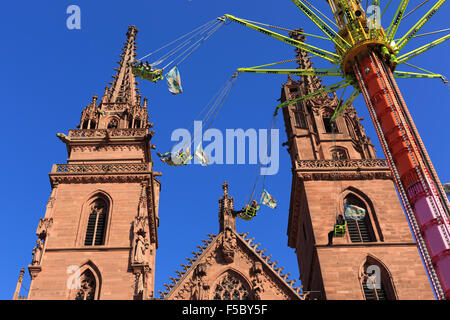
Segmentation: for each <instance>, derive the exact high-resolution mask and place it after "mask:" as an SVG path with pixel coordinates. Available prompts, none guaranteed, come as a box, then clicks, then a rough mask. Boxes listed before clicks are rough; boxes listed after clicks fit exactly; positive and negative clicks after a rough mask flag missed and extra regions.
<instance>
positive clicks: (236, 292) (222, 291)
mask: <svg viewBox="0 0 450 320" xmlns="http://www.w3.org/2000/svg"><path fill="white" fill-rule="evenodd" d="M213 294H214V298H213V299H214V300H251V295H250V288H249V286H248V285H247V284H246V283H245V281H244V280H242V279H241V277H240V276H238V275H237V274H234V273H231V272H227V273H225V275H224V276H222V277H221V278H220V279H219V281H218V282H217V284H216V285H215V286H214V293H213Z"/></svg>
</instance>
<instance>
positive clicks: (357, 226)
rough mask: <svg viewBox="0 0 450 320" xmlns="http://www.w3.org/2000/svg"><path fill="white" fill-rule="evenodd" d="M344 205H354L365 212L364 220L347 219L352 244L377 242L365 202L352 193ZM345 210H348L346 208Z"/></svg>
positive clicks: (346, 198) (345, 199)
mask: <svg viewBox="0 0 450 320" xmlns="http://www.w3.org/2000/svg"><path fill="white" fill-rule="evenodd" d="M344 204H346V205H353V206H356V207H358V208H360V209H362V210H364V211H365V214H364V218H363V219H361V220H354V219H348V218H347V217H346V221H347V228H348V234H349V236H350V240H351V241H352V242H374V241H376V240H375V235H374V232H373V229H372V224H371V222H370V217H369V211H368V210H367V206H366V204H365V203H364V201H362V200H361V199H360V198H359V197H357V196H356V195H354V194H353V193H350V194H348V195H347V196H346V197H345V198H344ZM344 210H346V208H345V207H344Z"/></svg>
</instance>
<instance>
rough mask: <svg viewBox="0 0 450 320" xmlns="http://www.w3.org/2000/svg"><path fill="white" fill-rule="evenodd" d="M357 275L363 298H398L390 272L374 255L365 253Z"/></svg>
mask: <svg viewBox="0 0 450 320" xmlns="http://www.w3.org/2000/svg"><path fill="white" fill-rule="evenodd" d="M358 277H359V282H360V284H361V290H362V291H363V294H364V298H365V300H398V296H397V290H396V289H395V285H394V280H393V278H392V274H391V272H390V271H389V269H388V267H387V266H386V265H385V264H384V263H383V262H382V261H381V260H380V259H379V258H377V257H375V256H374V255H372V254H367V256H366V257H365V259H364V261H363V263H362V264H361V266H360V268H359V275H358Z"/></svg>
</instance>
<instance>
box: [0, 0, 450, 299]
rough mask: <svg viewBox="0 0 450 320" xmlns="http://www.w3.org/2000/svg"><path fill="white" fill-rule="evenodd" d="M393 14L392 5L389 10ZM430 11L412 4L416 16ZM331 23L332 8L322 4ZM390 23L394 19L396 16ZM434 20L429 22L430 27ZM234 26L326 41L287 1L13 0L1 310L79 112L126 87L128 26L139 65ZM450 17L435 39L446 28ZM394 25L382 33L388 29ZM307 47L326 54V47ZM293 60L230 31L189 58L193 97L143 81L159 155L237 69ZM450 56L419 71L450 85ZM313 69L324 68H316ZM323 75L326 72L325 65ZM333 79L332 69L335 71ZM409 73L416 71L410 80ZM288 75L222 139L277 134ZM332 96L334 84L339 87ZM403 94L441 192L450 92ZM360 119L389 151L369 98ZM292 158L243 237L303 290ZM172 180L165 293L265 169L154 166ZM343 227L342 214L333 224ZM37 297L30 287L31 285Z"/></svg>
mask: <svg viewBox="0 0 450 320" xmlns="http://www.w3.org/2000/svg"><path fill="white" fill-rule="evenodd" d="M382 2H384V3H386V1H382ZM420 2H421V1H419V0H415V1H411V4H410V7H411V8H412V7H413V6H414V5H415V4H416V3H417V4H418V3H420ZM314 3H315V4H316V5H317V7H318V8H321V9H323V11H324V12H327V13H328V12H329V8H328V6H327V4H326V3H325V1H314ZM71 4H77V5H79V6H80V7H81V10H82V29H81V30H73V31H70V30H68V29H67V28H66V18H67V15H66V8H67V7H68V6H69V5H71ZM389 11H390V13H389V14H388V15H389V16H392V15H393V12H392V11H393V8H391V9H390V10H389ZM424 11H425V9H421V10H420V14H423V13H424ZM224 13H230V14H233V15H235V16H238V17H244V18H247V19H249V20H255V21H261V22H266V23H270V24H274V25H278V26H283V27H286V28H290V29H294V28H297V27H300V26H303V27H304V29H305V31H306V32H311V33H315V34H320V32H319V31H317V29H316V28H315V26H314V25H313V24H312V23H310V22H309V21H307V20H306V19H305V17H304V16H303V15H302V14H301V12H300V11H299V10H298V9H297V8H296V7H295V5H294V4H292V3H291V1H289V0H278V1H269V0H260V1H255V0H246V1H242V0H239V1H238V0H229V1H218V0H192V1H188V0H153V1H134V0H130V1H127V2H124V1H86V0H73V1H64V0H60V1H49V0H43V1H15V2H13V1H7V2H4V3H2V9H1V11H0V26H1V28H0V30H2V31H1V32H2V50H1V51H0V63H1V70H2V76H1V77H0V90H1V97H2V100H1V101H2V102H1V104H2V109H3V110H4V111H5V112H4V113H3V114H2V116H3V117H2V118H3V120H2V121H1V123H2V125H1V126H0V130H1V132H2V136H3V139H4V146H3V150H4V151H3V156H2V157H1V158H0V161H1V165H2V167H3V170H2V171H1V175H2V181H3V183H2V184H1V186H0V188H1V191H0V194H1V196H2V204H3V214H2V215H3V218H2V230H3V237H2V239H3V241H2V243H3V258H2V260H1V262H0V283H1V285H0V299H10V298H11V297H12V294H13V291H14V287H15V284H16V281H17V277H18V275H19V270H20V268H21V267H26V266H27V265H28V264H29V263H30V261H31V251H32V249H33V246H34V244H35V241H36V236H35V231H36V227H37V224H38V221H39V218H40V217H43V216H44V214H45V206H46V203H47V200H48V197H49V195H50V185H49V180H48V175H47V174H48V172H49V171H50V170H51V166H52V164H54V163H65V161H66V157H67V153H66V148H65V146H64V144H63V143H61V142H60V141H59V140H58V139H57V138H56V136H55V134H56V133H57V132H64V133H67V131H68V130H69V129H73V128H75V127H76V125H77V124H78V123H79V118H80V113H81V110H82V109H83V108H84V106H85V105H86V104H88V103H89V101H90V99H91V97H92V96H93V95H94V94H95V93H97V94H98V95H101V94H102V93H103V90H104V87H105V86H106V85H107V82H108V81H110V80H111V76H112V75H113V74H114V71H113V68H114V67H116V66H117V65H116V63H115V61H118V60H119V54H120V53H121V49H122V46H123V41H124V39H125V33H126V30H127V27H128V26H129V25H131V24H134V25H136V26H137V27H138V28H139V31H140V32H139V34H138V52H139V55H140V56H142V55H143V54H145V53H148V52H151V51H153V50H154V49H157V48H159V47H161V46H162V45H163V44H165V43H166V42H168V41H171V40H173V39H175V38H177V37H178V36H180V35H182V34H184V33H186V32H188V31H190V30H192V29H194V28H196V27H197V26H200V25H201V24H203V23H205V22H207V21H209V20H211V19H213V18H214V17H218V16H221V15H223V14H224ZM449 13H450V9H449V6H448V4H446V5H444V7H443V8H442V9H441V11H440V12H439V13H437V14H436V16H435V17H434V18H433V19H432V21H431V22H430V23H429V24H427V25H426V26H425V27H424V29H423V31H424V32H425V31H434V30H438V29H443V28H447V27H448V15H449ZM418 17H419V14H415V15H414V16H410V17H408V18H407V19H406V21H405V22H404V24H403V25H402V27H401V30H400V34H402V33H404V32H405V31H406V28H407V27H411V26H412V24H413V23H414V22H415V21H414V20H417V18H418ZM385 24H386V21H384V25H385ZM437 37H438V36H437V35H435V36H430V37H423V38H419V39H417V40H414V41H412V44H411V45H409V46H408V48H409V49H414V48H415V47H417V46H419V45H420V44H423V43H425V42H426V41H427V40H429V41H431V40H433V39H436V38H437ZM309 43H311V44H314V45H318V46H322V47H328V48H329V49H331V47H330V45H329V44H328V43H327V42H326V41H322V40H316V39H309ZM293 56H294V50H293V48H292V47H290V46H288V45H286V44H283V43H281V42H278V41H276V40H274V39H270V38H268V37H266V36H264V35H262V34H259V33H257V32H255V31H252V30H248V29H245V28H244V27H243V26H240V25H238V24H234V23H233V24H230V25H227V26H224V27H222V29H221V30H219V32H218V33H217V34H216V35H215V36H214V37H212V38H211V39H210V40H209V41H208V42H206V44H205V45H204V46H203V47H202V48H201V49H200V50H198V51H197V52H196V53H195V54H194V55H193V56H191V57H190V59H189V60H188V61H186V62H185V63H184V64H183V65H182V66H181V67H180V72H181V76H182V81H183V87H184V90H185V92H184V93H183V94H182V95H179V96H171V94H170V93H169V92H168V91H167V87H166V84H165V83H164V82H160V83H158V84H156V85H155V84H152V83H147V82H143V81H140V82H141V83H140V89H141V92H142V94H143V95H144V96H147V97H148V98H149V103H150V109H149V112H150V121H151V122H154V123H155V130H156V135H155V137H154V139H153V143H155V144H156V145H157V150H158V151H160V152H165V151H167V150H169V149H170V147H171V146H172V143H171V141H170V134H171V132H172V130H174V129H176V128H188V127H190V125H191V124H192V121H193V120H194V117H195V116H196V115H197V114H198V112H199V111H200V110H201V109H202V108H203V106H204V105H205V104H206V103H207V102H208V101H209V100H210V98H211V97H212V96H213V95H214V94H215V93H216V92H217V90H218V89H219V88H220V87H221V86H222V84H223V83H224V82H225V80H226V79H227V78H228V77H229V76H230V75H231V74H232V73H233V72H234V70H235V69H236V68H238V67H244V66H255V65H261V64H264V63H268V62H274V61H280V60H287V59H291V58H293ZM448 57H449V46H448V44H444V45H441V46H440V47H438V48H435V49H433V50H431V51H429V52H428V53H426V54H424V55H423V56H421V57H418V58H415V59H414V60H413V61H411V63H413V64H416V65H419V66H422V67H424V68H425V69H429V70H432V71H435V72H438V73H442V74H444V75H450V66H449V59H448ZM314 61H318V58H315V59H314ZM316 66H318V67H320V66H322V64H321V63H316ZM324 66H325V65H324ZM405 70H406V69H405ZM285 80H286V76H276V75H242V76H241V77H240V78H239V79H238V80H237V82H236V85H235V88H234V90H233V91H232V93H231V95H230V98H229V100H228V101H227V103H226V105H225V107H224V109H223V110H222V112H221V113H220V115H219V117H218V119H217V121H216V122H215V123H214V126H213V127H214V128H218V129H221V130H225V129H227V128H228V129H235V128H243V129H248V128H255V129H263V128H267V127H268V125H269V123H270V120H271V114H272V112H273V109H274V106H275V104H276V103H277V101H276V100H277V99H278V98H279V97H280V92H281V91H280V89H281V84H282V83H283V82H284V81H285ZM325 83H329V84H331V83H330V82H328V80H326V81H325ZM399 85H400V88H401V90H402V92H403V95H404V97H405V99H406V101H407V104H408V106H409V108H410V110H411V113H412V115H413V117H414V119H415V123H416V125H417V127H418V129H419V131H420V133H421V136H422V139H423V141H424V143H425V145H426V147H427V150H428V152H429V154H430V156H431V159H432V160H433V162H434V165H435V167H436V170H437V172H438V173H439V175H440V177H441V180H442V181H443V182H445V181H450V168H449V166H448V158H449V151H448V146H449V143H448V118H449V116H450V112H449V103H448V99H449V91H448V88H447V87H446V86H445V85H443V83H442V82H440V81H439V80H426V79H423V80H408V79H405V80H399ZM355 107H356V108H357V111H358V113H359V115H360V116H362V117H364V118H365V119H366V120H365V121H364V124H365V126H366V129H367V132H368V134H369V135H370V136H371V137H372V140H373V141H374V142H376V144H377V151H378V155H379V156H380V157H383V155H382V153H381V149H380V147H379V144H378V141H377V138H376V134H375V132H374V130H373V126H372V124H371V121H370V118H369V116H368V114H367V111H366V106H365V104H364V102H363V100H362V98H358V100H357V101H356V103H355ZM278 127H279V128H280V135H281V142H284V141H286V134H285V132H284V126H283V121H282V119H281V117H280V118H279V121H278ZM282 149H283V150H280V162H281V164H280V172H279V173H278V175H276V176H273V177H270V178H268V180H267V187H268V189H269V190H270V192H271V193H272V194H273V195H274V196H275V198H276V199H277V200H278V202H279V207H278V209H277V210H276V211H271V210H270V209H264V210H263V211H262V212H261V214H260V216H258V218H257V219H255V220H254V221H252V222H251V223H249V222H243V221H239V222H238V224H237V229H238V231H239V232H247V231H248V232H250V236H251V237H255V238H256V240H255V242H260V243H261V248H267V252H268V253H269V254H272V255H273V256H274V260H279V266H285V267H286V269H285V270H284V271H287V272H290V273H291V274H292V276H291V278H296V277H298V276H299V274H298V266H297V260H296V255H295V252H294V250H292V249H290V248H288V247H287V236H286V231H287V222H288V210H289V199H290V188H291V165H290V160H289V158H288V154H287V152H286V151H285V150H284V148H282ZM156 170H157V171H162V172H163V177H162V178H161V182H162V193H161V202H160V217H161V225H160V228H159V249H158V251H157V264H156V288H155V291H157V290H163V286H162V284H163V283H164V282H166V281H169V279H168V277H169V276H173V275H174V271H175V269H177V268H178V266H179V265H180V264H182V263H185V262H186V261H185V257H188V256H190V252H191V251H192V250H194V249H195V247H196V246H197V245H199V244H201V239H204V238H205V235H206V234H207V233H217V231H218V219H217V212H218V202H217V199H218V198H219V197H220V196H221V194H222V189H221V184H222V183H223V181H224V180H227V181H228V182H229V183H230V193H231V195H233V196H234V198H235V205H236V207H240V206H242V205H243V204H244V202H245V201H246V199H245V198H246V196H247V194H248V193H249V191H250V190H251V188H252V184H253V182H254V176H255V170H256V166H254V165H234V166H211V167H207V168H203V167H200V166H189V167H185V168H182V169H180V168H170V167H165V166H163V165H162V164H161V163H160V162H159V161H158V162H156ZM330 214H332V213H330ZM28 285H29V279H28V278H27V279H26V281H25V286H28Z"/></svg>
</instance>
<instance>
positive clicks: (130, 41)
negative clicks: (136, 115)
mask: <svg viewBox="0 0 450 320" xmlns="http://www.w3.org/2000/svg"><path fill="white" fill-rule="evenodd" d="M137 33H138V29H137V28H136V27H135V26H130V27H129V28H128V32H127V41H126V42H125V43H124V45H125V46H124V48H123V52H122V54H121V55H120V57H121V60H120V61H119V62H118V63H119V67H118V68H116V69H115V70H116V71H117V74H116V75H115V76H113V78H114V81H113V82H112V85H111V87H110V88H109V89H108V90H107V92H106V97H103V99H102V101H103V102H106V103H128V104H130V105H132V106H135V105H137V104H138V97H137V94H138V89H137V87H136V79H135V77H134V75H133V73H132V68H131V66H130V65H129V63H130V62H132V61H133V60H134V59H135V57H136V35H137Z"/></svg>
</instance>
